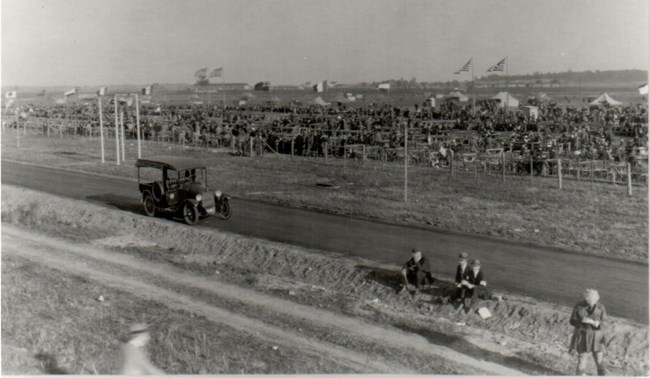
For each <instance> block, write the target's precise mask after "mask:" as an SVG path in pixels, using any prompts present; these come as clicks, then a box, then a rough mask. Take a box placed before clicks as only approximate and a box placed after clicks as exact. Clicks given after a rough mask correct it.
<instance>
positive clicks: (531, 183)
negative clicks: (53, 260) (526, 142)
mask: <svg viewBox="0 0 650 378" xmlns="http://www.w3.org/2000/svg"><path fill="white" fill-rule="evenodd" d="M530 185H533V151H532V150H531V151H530Z"/></svg>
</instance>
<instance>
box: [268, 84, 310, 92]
mask: <svg viewBox="0 0 650 378" xmlns="http://www.w3.org/2000/svg"><path fill="white" fill-rule="evenodd" d="M304 89H305V87H303V86H302V85H274V86H272V87H271V90H272V91H297V90H300V91H301V90H304Z"/></svg>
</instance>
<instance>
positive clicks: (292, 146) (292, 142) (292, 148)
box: [291, 138, 295, 159]
mask: <svg viewBox="0 0 650 378" xmlns="http://www.w3.org/2000/svg"><path fill="white" fill-rule="evenodd" d="M294 146H295V138H291V158H292V159H293V155H294Z"/></svg>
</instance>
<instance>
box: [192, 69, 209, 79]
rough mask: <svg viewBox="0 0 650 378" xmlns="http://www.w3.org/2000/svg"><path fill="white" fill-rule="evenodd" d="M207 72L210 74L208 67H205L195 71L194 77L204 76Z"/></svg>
mask: <svg viewBox="0 0 650 378" xmlns="http://www.w3.org/2000/svg"><path fill="white" fill-rule="evenodd" d="M207 74H208V67H205V68H201V69H199V70H197V71H196V72H194V77H200V78H204V77H205V76H206V75H207Z"/></svg>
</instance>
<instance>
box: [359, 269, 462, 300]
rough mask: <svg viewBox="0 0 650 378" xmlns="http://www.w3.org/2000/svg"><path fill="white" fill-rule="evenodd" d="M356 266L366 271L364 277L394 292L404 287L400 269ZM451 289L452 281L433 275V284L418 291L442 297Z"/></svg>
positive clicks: (449, 292) (447, 294)
mask: <svg viewBox="0 0 650 378" xmlns="http://www.w3.org/2000/svg"><path fill="white" fill-rule="evenodd" d="M356 268H357V269H361V270H363V271H365V272H366V276H365V278H366V279H368V280H370V281H373V282H376V283H378V284H380V285H383V286H387V287H389V288H391V289H393V290H395V292H396V293H399V292H400V291H402V289H403V287H404V276H402V273H401V272H400V271H397V270H390V269H384V268H378V267H375V266H368V265H357V266H356ZM453 289H454V285H453V283H451V282H447V281H443V280H440V279H437V278H435V277H434V282H433V284H432V285H430V286H428V287H426V288H424V289H421V290H420V293H423V294H428V295H431V296H432V297H438V298H442V297H447V296H449V295H450V294H451V292H452V290H453Z"/></svg>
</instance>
